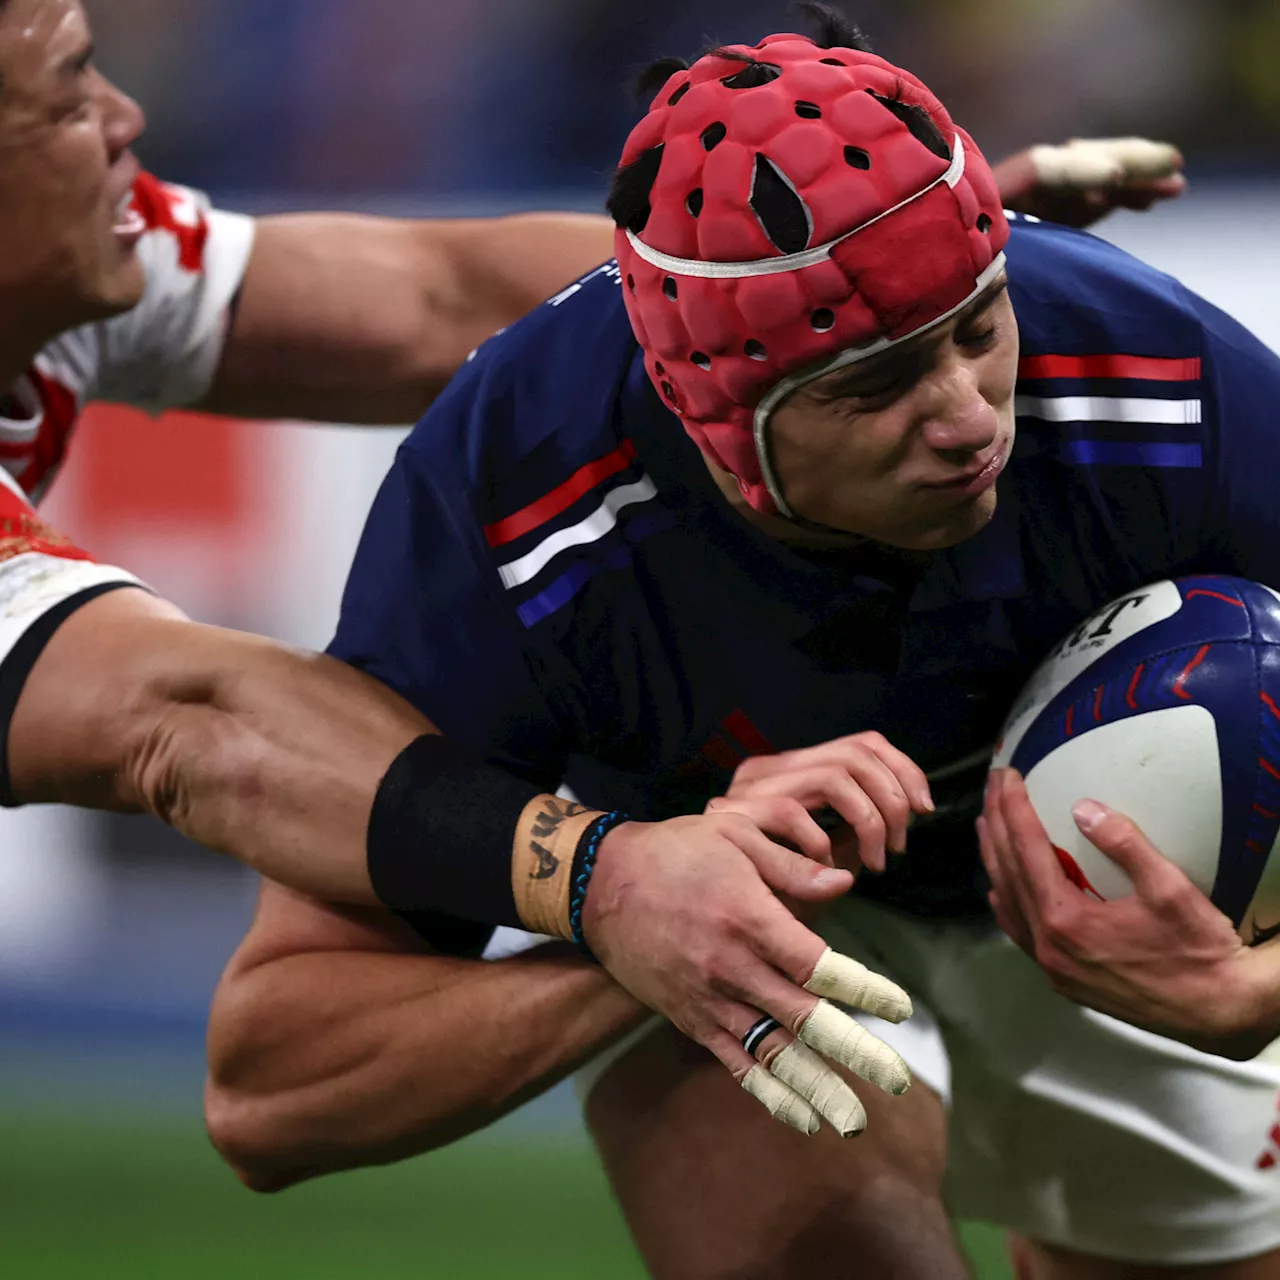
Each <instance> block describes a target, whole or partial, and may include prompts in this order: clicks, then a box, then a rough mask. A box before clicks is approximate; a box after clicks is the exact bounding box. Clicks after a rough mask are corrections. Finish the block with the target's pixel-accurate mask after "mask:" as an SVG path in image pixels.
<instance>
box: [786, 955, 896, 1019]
mask: <svg viewBox="0 0 1280 1280" xmlns="http://www.w3.org/2000/svg"><path fill="white" fill-rule="evenodd" d="M804 989H805V990H806V991H812V992H813V994H814V995H815V996H822V997H823V998H824V999H827V1000H839V1001H840V1003H841V1004H847V1005H850V1006H852V1007H853V1008H855V1009H862V1010H863V1011H864V1012H866V1013H873V1014H875V1016H876V1017H877V1018H884V1019H885V1021H886V1022H902V1021H903V1020H904V1019H905V1018H909V1017H911V997H910V996H909V995H907V993H906V992H905V991H903V989H902V988H901V987H900V986H898V984H897V983H896V982H890V981H889V979H888V978H882V977H881V976H880V975H879V974H878V973H873V972H872V971H871V970H870V969H868V968H867V966H866V965H865V964H859V963H858V961H857V960H854V959H851V958H850V957H849V956H842V955H841V954H840V953H839V952H838V951H832V950H831V948H830V947H828V948H827V949H826V951H824V952H823V953H822V958H821V959H820V960H819V961H818V963H817V964H816V965H814V967H813V976H812V977H811V978H810V979H809V981H808V982H806V983H805V984H804Z"/></svg>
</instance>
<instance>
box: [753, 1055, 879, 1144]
mask: <svg viewBox="0 0 1280 1280" xmlns="http://www.w3.org/2000/svg"><path fill="white" fill-rule="evenodd" d="M769 1071H770V1073H771V1074H773V1075H774V1076H776V1077H777V1078H778V1079H779V1080H781V1081H782V1083H783V1084H785V1085H787V1086H788V1087H789V1088H791V1089H793V1090H794V1091H795V1092H796V1093H797V1094H799V1096H800V1097H801V1098H803V1099H804V1101H805V1102H807V1103H809V1104H811V1105H812V1106H813V1107H814V1108H815V1109H816V1110H817V1112H818V1114H819V1115H821V1116H822V1118H823V1119H824V1120H825V1121H826V1122H827V1123H828V1124H829V1125H830V1126H831V1127H832V1128H833V1129H834V1130H835V1131H836V1132H837V1133H838V1134H839V1135H840V1136H841V1137H842V1138H852V1137H853V1136H854V1135H855V1134H858V1133H861V1132H862V1131H863V1129H865V1128H866V1127H867V1112H866V1108H865V1107H863V1105H862V1103H861V1101H859V1099H858V1095H857V1094H856V1093H854V1091H853V1090H852V1089H850V1088H849V1085H848V1084H847V1083H846V1081H845V1079H844V1077H843V1076H841V1075H840V1073H839V1072H838V1071H835V1070H834V1069H833V1068H831V1067H830V1066H828V1065H827V1063H825V1062H824V1061H823V1060H822V1059H821V1058H820V1057H819V1056H818V1055H817V1054H816V1053H814V1051H813V1050H812V1049H810V1048H809V1046H808V1045H805V1044H801V1043H800V1041H799V1040H793V1041H792V1042H791V1043H790V1044H789V1045H787V1046H786V1048H785V1049H782V1050H780V1051H779V1052H778V1053H777V1054H776V1055H775V1056H774V1058H773V1061H772V1062H770V1063H769Z"/></svg>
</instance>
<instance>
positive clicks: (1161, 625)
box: [992, 577, 1280, 945]
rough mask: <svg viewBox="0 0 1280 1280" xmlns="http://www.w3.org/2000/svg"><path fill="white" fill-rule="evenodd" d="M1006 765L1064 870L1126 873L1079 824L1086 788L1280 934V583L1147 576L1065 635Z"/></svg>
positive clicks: (1021, 713) (1030, 689)
mask: <svg viewBox="0 0 1280 1280" xmlns="http://www.w3.org/2000/svg"><path fill="white" fill-rule="evenodd" d="M992 764H993V767H995V766H1001V765H1009V766H1012V767H1013V768H1015V769H1017V770H1018V772H1019V773H1021V774H1022V775H1023V777H1024V778H1025V779H1026V784H1027V791H1028V794H1029V795H1030V797H1031V802H1032V804H1033V805H1034V806H1035V809H1036V812H1037V814H1038V815H1039V817H1040V820H1041V822H1042V823H1043V824H1044V827H1045V830H1046V831H1047V832H1048V834H1049V838H1050V840H1052V841H1053V844H1054V847H1055V849H1056V850H1057V853H1058V859H1059V861H1060V862H1061V863H1062V866H1063V869H1064V870H1065V871H1066V872H1067V874H1068V875H1069V876H1070V877H1071V879H1072V880H1074V881H1075V883H1076V884H1077V885H1078V886H1079V887H1080V889H1081V890H1083V891H1084V892H1086V893H1091V894H1094V895H1095V896H1096V897H1099V898H1113V897H1119V896H1122V895H1123V894H1126V893H1130V892H1132V890H1133V885H1132V883H1131V882H1130V880H1129V878H1128V876H1126V875H1125V873H1124V872H1123V871H1121V869H1120V868H1119V867H1118V866H1117V865H1116V864H1115V863H1114V862H1112V861H1111V860H1110V859H1109V858H1107V857H1105V856H1104V855H1103V854H1101V853H1100V852H1099V851H1098V850H1097V849H1095V848H1094V846H1093V845H1091V844H1090V843H1089V841H1088V840H1086V839H1085V838H1084V836H1083V835H1082V834H1081V833H1080V831H1079V829H1078V828H1077V827H1076V824H1075V822H1074V821H1073V820H1072V817H1071V806H1072V805H1073V804H1074V803H1075V802H1076V801H1077V800H1080V799H1084V798H1088V799H1092V800H1098V801H1101V802H1102V803H1103V804H1105V805H1108V806H1109V807H1111V808H1113V809H1115V810H1117V811H1118V812H1120V813H1123V814H1126V815H1127V816H1128V817H1130V818H1132V819H1133V821H1134V822H1136V823H1137V824H1138V826H1139V827H1140V828H1141V829H1142V831H1143V832H1144V833H1145V834H1146V836H1147V837H1148V839H1150V840H1151V842H1152V843H1153V844H1154V845H1155V846H1156V848H1157V849H1159V850H1160V851H1161V852H1162V853H1163V854H1164V855H1165V856H1166V857H1168V858H1171V859H1172V860H1173V861H1174V862H1176V863H1177V864H1178V866H1180V867H1181V868H1182V869H1183V871H1185V872H1186V873H1187V875H1188V876H1189V877H1190V879H1191V880H1192V881H1193V883H1194V884H1195V885H1196V886H1197V887H1198V888H1199V889H1201V890H1202V891H1203V892H1204V893H1205V894H1207V895H1208V896H1209V897H1210V898H1211V899H1212V900H1213V902H1214V904H1215V905H1216V906H1217V907H1218V908H1219V910H1221V911H1222V912H1223V913H1224V914H1225V915H1227V916H1228V917H1229V918H1230V919H1231V922H1232V923H1233V924H1234V925H1235V926H1236V927H1237V928H1238V929H1239V930H1240V935H1241V937H1242V938H1243V939H1244V940H1245V941H1246V942H1247V943H1249V944H1251V945H1253V944H1256V943H1259V942H1264V941H1266V940H1267V939H1269V938H1272V937H1275V936H1277V935H1280V854H1277V852H1276V846H1277V844H1278V843H1280V839H1278V837H1280V594H1277V592H1275V591H1272V590H1271V588H1270V587H1264V586H1262V585H1260V584H1259V583H1256V582H1246V581H1244V580H1243V579H1240V578H1228V577H1195V578H1181V579H1178V580H1177V581H1165V582H1155V583H1152V584H1151V585H1150V586H1147V587H1141V588H1139V589H1137V590H1134V591H1131V592H1129V593H1128V594H1127V595H1125V596H1123V597H1121V598H1120V599H1118V600H1114V601H1112V602H1111V603H1110V604H1108V605H1107V606H1106V607H1105V608H1102V609H1099V610H1098V612H1097V613H1095V614H1094V615H1093V616H1092V617H1091V618H1089V619H1088V620H1087V621H1085V622H1084V623H1082V624H1081V625H1080V626H1079V627H1077V628H1076V629H1075V630H1074V631H1073V632H1072V633H1071V634H1070V635H1068V636H1067V637H1066V638H1065V639H1063V640H1062V641H1061V642H1060V643H1059V644H1058V645H1057V646H1056V647H1055V648H1054V649H1053V651H1052V653H1050V655H1049V656H1048V658H1046V659H1045V661H1044V662H1043V663H1042V664H1041V666H1040V667H1039V669H1038V670H1037V671H1036V673H1035V675H1033V676H1032V678H1031V680H1030V681H1029V682H1028V684H1027V686H1026V688H1025V689H1024V690H1023V691H1022V693H1021V695H1020V696H1019V698H1018V700H1017V702H1016V703H1015V704H1014V707H1013V710H1012V711H1011V712H1010V713H1009V717H1008V719H1007V720H1006V722H1005V726H1004V730H1003V732H1002V734H1001V738H1000V741H999V743H998V744H997V746H996V752H995V758H994V760H993V762H992Z"/></svg>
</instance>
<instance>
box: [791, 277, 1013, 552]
mask: <svg viewBox="0 0 1280 1280" xmlns="http://www.w3.org/2000/svg"><path fill="white" fill-rule="evenodd" d="M1017 369H1018V328H1017V324H1016V322H1015V321H1014V317H1013V308H1012V307H1011V306H1010V304H1009V296H1008V293H1007V292H1006V290H1005V289H1004V287H1003V284H1001V285H997V286H996V288H995V291H994V292H988V293H987V294H985V295H983V297H981V298H979V299H978V300H977V302H976V303H975V304H974V305H973V306H971V307H970V308H969V309H967V310H966V311H963V312H961V313H960V315H959V316H957V317H956V318H955V319H953V320H950V321H948V322H947V323H946V324H944V325H940V326H938V328H937V329H935V330H931V331H930V332H929V333H927V334H925V335H923V336H922V337H921V338H919V339H916V340H914V341H912V342H910V343H906V344H904V345H903V346H902V347H900V348H890V349H889V350H888V351H886V352H884V353H883V355H881V356H877V357H872V358H871V359H869V360H867V361H865V362H864V363H861V364H857V365H853V366H850V367H849V368H848V369H844V370H839V371H837V372H836V373H833V374H829V375H828V376H827V377H825V378H822V379H820V380H818V381H815V382H813V383H811V384H809V385H808V386H807V387H804V388H803V389H801V390H800V391H798V392H796V393H795V394H794V395H793V396H791V397H790V398H789V399H788V400H787V401H786V402H784V404H783V405H782V407H781V408H779V409H778V410H777V411H776V412H775V414H774V416H773V420H772V424H771V435H770V440H771V446H772V454H773V461H774V466H775V468H776V470H777V473H778V478H779V481H780V482H781V485H782V492H783V494H784V495H785V497H786V499H787V502H788V503H789V504H790V505H791V507H792V509H793V510H794V511H795V513H796V514H797V515H799V516H802V517H804V518H805V519H808V520H812V521H815V522H817V523H818V524H822V525H826V526H828V527H829V528H832V529H841V530H844V531H846V532H849V533H856V534H861V535H862V536H864V537H868V538H874V539H875V540H876V541H878V542H884V543H888V544H889V545H891V546H895V547H906V548H910V549H912V550H916V551H932V550H935V549H937V548H938V547H947V546H952V545H954V544H955V543H957V542H961V541H963V540H964V539H965V538H967V537H970V536H971V535H972V534H974V533H976V532H977V531H978V530H979V529H981V528H982V527H983V525H985V524H986V523H987V521H988V520H990V519H991V516H992V515H993V514H994V512H995V507H996V481H997V479H998V478H999V475H1000V472H1001V471H1002V470H1003V468H1004V465H1005V463H1006V462H1007V461H1008V459H1009V453H1010V451H1011V450H1012V448H1013V436H1014V411H1013V390H1014V383H1015V381H1016V379H1017Z"/></svg>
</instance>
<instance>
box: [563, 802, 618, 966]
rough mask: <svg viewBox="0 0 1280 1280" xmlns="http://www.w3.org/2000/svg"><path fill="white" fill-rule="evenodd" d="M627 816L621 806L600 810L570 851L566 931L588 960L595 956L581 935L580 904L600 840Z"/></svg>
mask: <svg viewBox="0 0 1280 1280" xmlns="http://www.w3.org/2000/svg"><path fill="white" fill-rule="evenodd" d="M630 821H631V819H630V817H629V816H628V815H627V814H625V813H623V812H622V811H621V810H620V809H615V810H613V812H612V813H602V814H601V815H600V817H598V818H597V819H596V820H595V821H594V822H593V823H592V824H591V825H590V826H589V827H588V828H587V829H586V830H585V831H584V832H583V833H582V836H581V837H580V838H579V840H578V847H577V848H576V849H575V850H574V853H573V867H572V869H571V871H570V877H571V879H570V882H569V931H570V932H571V933H572V935H573V942H574V945H575V946H576V947H577V948H578V950H579V951H581V952H582V954H583V955H584V956H586V957H587V958H588V959H589V960H595V956H593V955H592V954H591V948H590V947H588V946H587V942H586V939H585V938H584V937H583V936H582V904H583V903H584V902H586V900H587V886H588V885H589V884H590V883H591V874H592V872H593V871H595V869H596V855H597V854H598V853H599V852H600V841H601V840H603V839H604V838H605V836H607V835H608V834H609V832H610V831H612V830H613V829H614V827H618V826H621V825H622V824H623V823H624V822H630Z"/></svg>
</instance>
